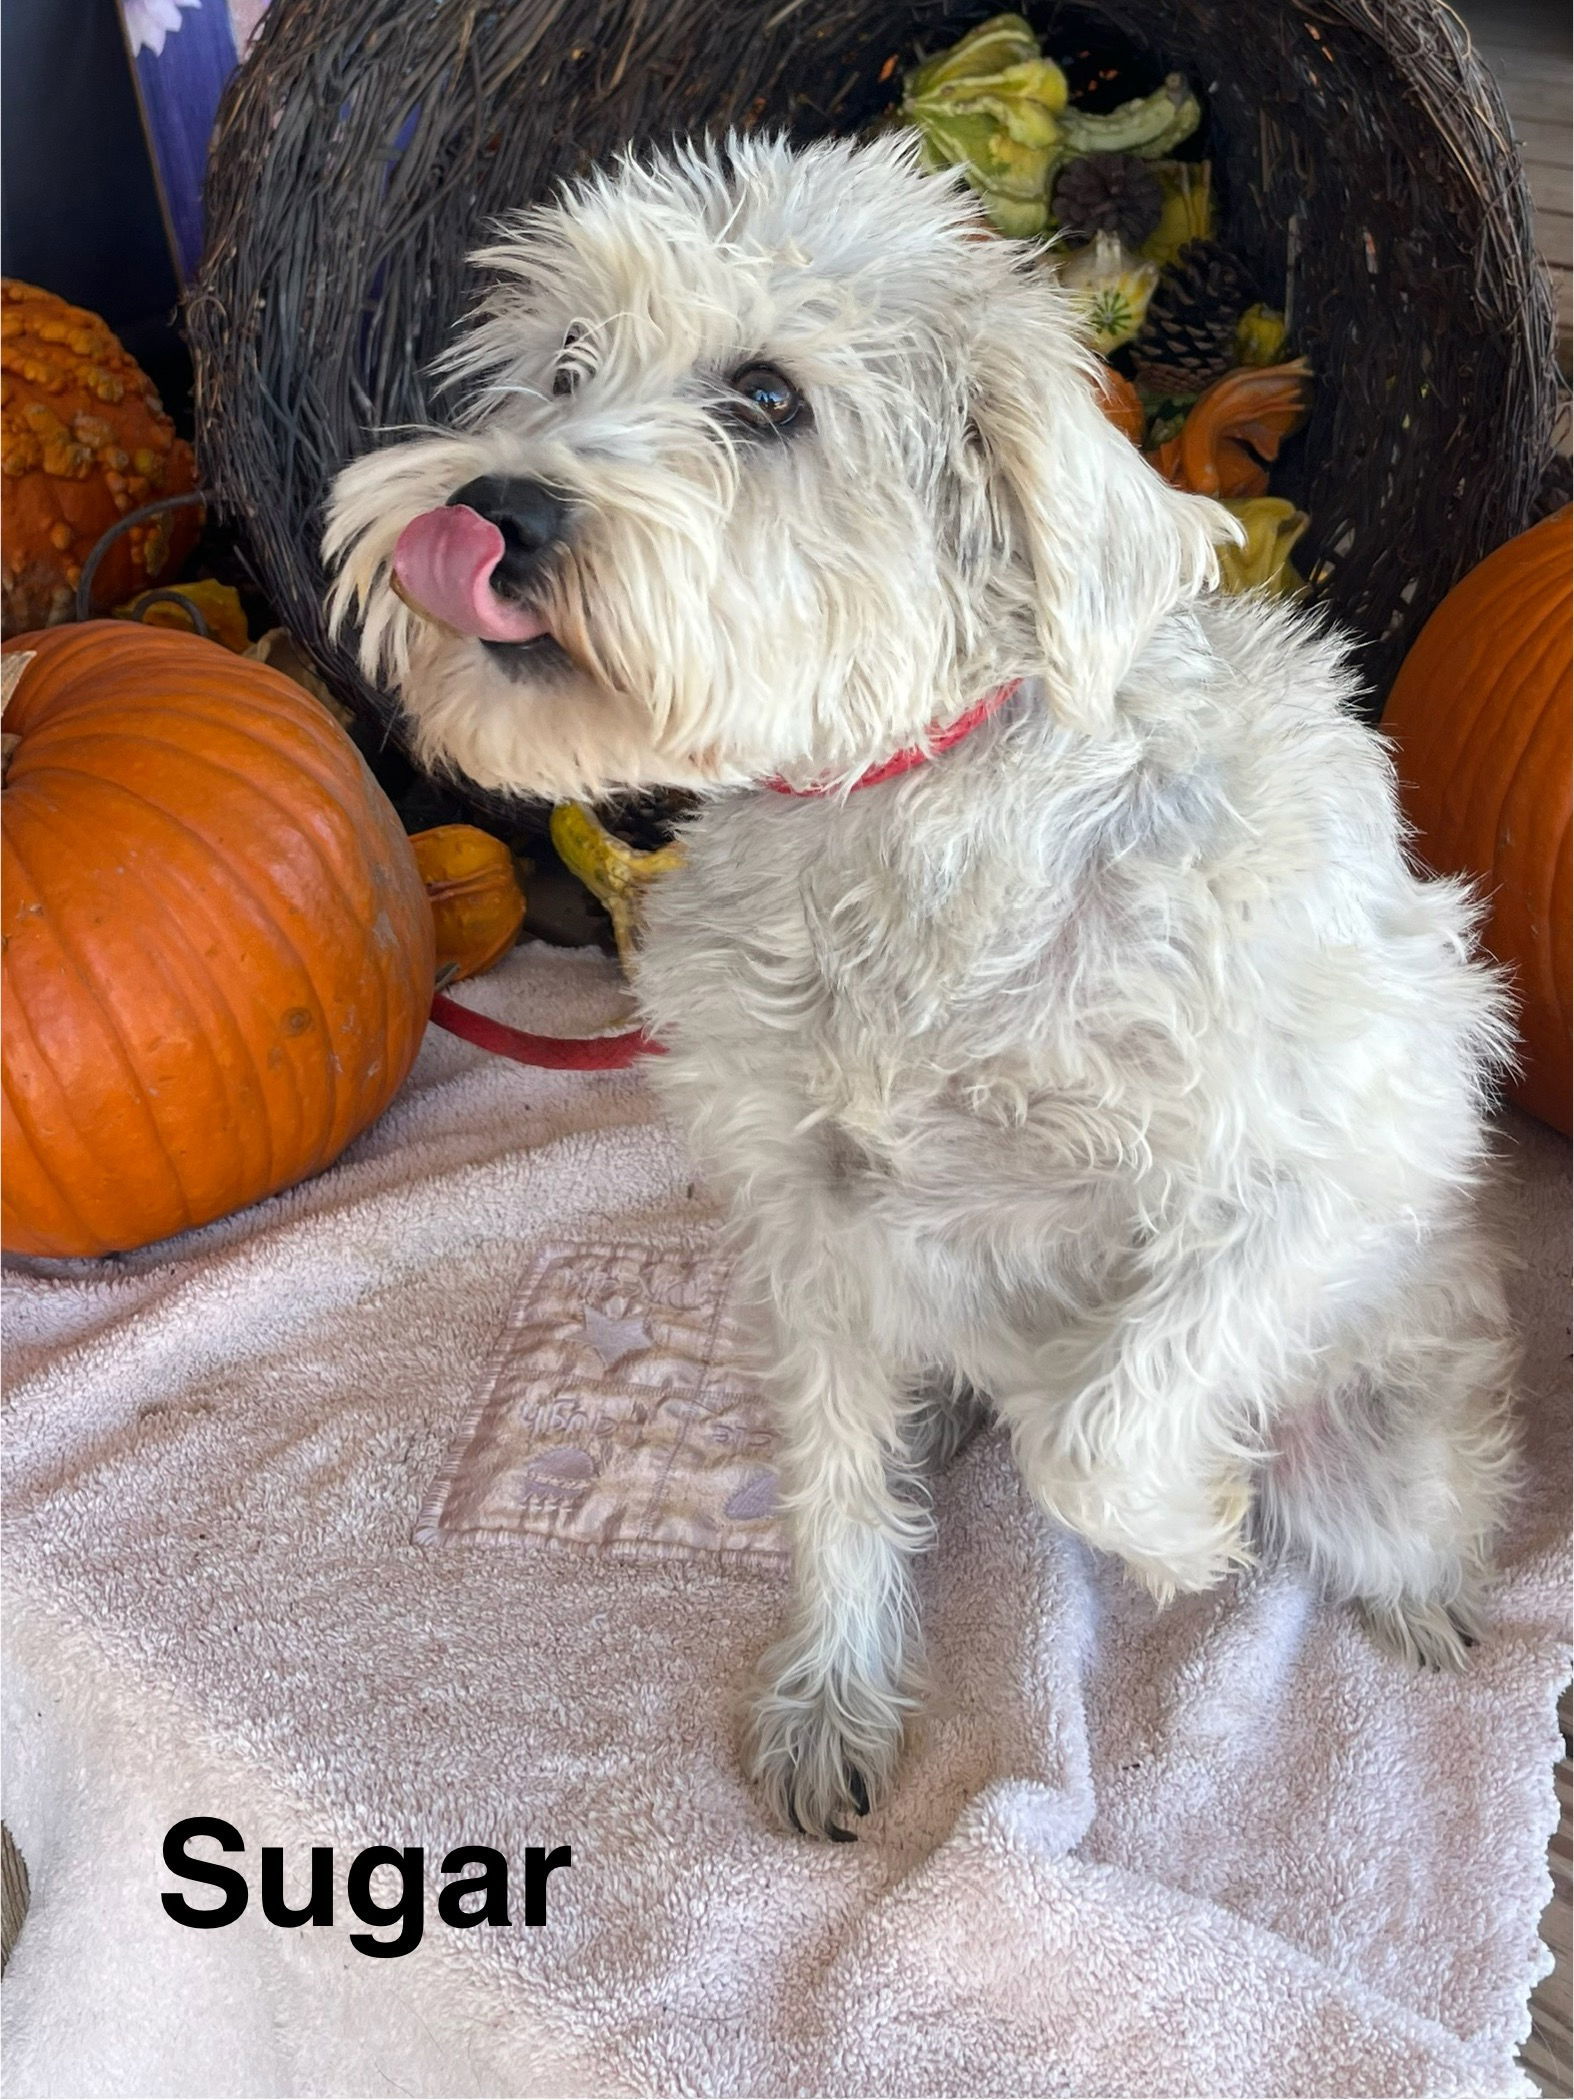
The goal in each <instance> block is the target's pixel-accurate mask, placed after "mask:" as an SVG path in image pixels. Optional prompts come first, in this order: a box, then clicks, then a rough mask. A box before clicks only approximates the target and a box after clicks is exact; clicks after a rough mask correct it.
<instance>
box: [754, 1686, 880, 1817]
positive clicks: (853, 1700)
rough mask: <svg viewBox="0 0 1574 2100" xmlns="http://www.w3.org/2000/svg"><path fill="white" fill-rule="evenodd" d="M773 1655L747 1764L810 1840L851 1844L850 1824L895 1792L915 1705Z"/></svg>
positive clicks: (775, 1808)
mask: <svg viewBox="0 0 1574 2100" xmlns="http://www.w3.org/2000/svg"><path fill="white" fill-rule="evenodd" d="M775 1660H776V1657H775V1656H769V1657H767V1658H766V1662H765V1665H764V1689H763V1690H761V1691H760V1692H759V1693H758V1695H757V1696H756V1699H755V1702H754V1711H753V1715H752V1719H751V1723H750V1729H749V1739H748V1745H747V1752H746V1762H747V1766H748V1770H749V1775H750V1777H751V1778H752V1779H754V1780H755V1782H756V1783H757V1784H758V1785H759V1787H760V1788H761V1790H762V1792H763V1793H764V1795H765V1798H766V1800H767V1802H768V1803H769V1805H770V1808H771V1810H772V1812H773V1814H774V1815H775V1816H776V1818H777V1819H778V1821H780V1822H782V1823H784V1824H786V1825H788V1826H789V1827H790V1828H791V1829H793V1830H797V1831H800V1832H801V1833H802V1834H803V1835H804V1836H805V1837H818V1838H829V1839H830V1840H831V1842H832V1843H833V1844H841V1845H846V1844H850V1843H851V1842H852V1841H853V1838H854V1835H855V1833H854V1832H853V1831H852V1830H851V1829H850V1828H849V1827H848V1826H849V1824H850V1823H851V1822H852V1821H853V1820H854V1818H855V1817H858V1816H866V1815H867V1814H868V1813H869V1811H870V1809H871V1808H875V1807H877V1806H878V1805H879V1803H880V1802H881V1800H883V1798H884V1797H885V1794H886V1792H887V1791H888V1789H889V1786H890V1782H891V1778H892V1775H893V1773H894V1772H895V1770H896V1763H897V1758H898V1756H899V1754H900V1751H901V1745H902V1727H903V1723H904V1720H905V1718H906V1715H907V1713H908V1712H909V1711H910V1710H911V1708H912V1706H913V1704H914V1702H913V1700H912V1699H911V1698H909V1697H908V1696H907V1695H906V1694H904V1693H899V1692H895V1691H892V1690H890V1689H888V1688H884V1687H881V1686H879V1685H873V1684H869V1683H867V1682H865V1681H863V1680H860V1679H857V1678H852V1677H848V1676H825V1675H820V1676H811V1675H810V1674H809V1673H808V1672H807V1671H805V1670H804V1669H803V1668H802V1666H801V1665H800V1664H798V1663H797V1662H796V1661H793V1662H790V1663H789V1664H788V1666H787V1667H786V1668H785V1669H782V1670H780V1671H777V1670H775V1669H773V1663H774V1662H775Z"/></svg>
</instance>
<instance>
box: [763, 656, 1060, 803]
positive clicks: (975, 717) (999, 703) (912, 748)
mask: <svg viewBox="0 0 1574 2100" xmlns="http://www.w3.org/2000/svg"><path fill="white" fill-rule="evenodd" d="M1021 683H1022V681H1021V679H1020V678H1013V679H1012V680H1011V682H1010V684H1009V685H998V686H996V688H995V690H994V691H993V692H992V693H986V694H985V695H984V697H983V699H982V700H979V701H977V702H976V703H975V704H974V705H973V706H972V707H970V708H969V709H968V711H967V713H966V714H965V715H958V716H957V718H956V720H955V721H954V722H952V723H951V724H950V725H949V726H948V727H947V728H945V729H934V730H931V731H930V733H929V735H928V737H927V738H926V739H925V740H924V742H923V743H921V744H909V745H908V746H907V747H906V749H905V750H902V751H898V752H897V754H896V756H895V757H894V758H887V759H885V760H883V761H882V762H881V763H880V764H879V765H877V766H871V767H870V768H869V770H868V772H867V773H860V774H859V776H858V778H857V779H856V780H855V781H854V782H853V787H854V788H872V787H878V786H879V785H880V783H881V781H882V780H894V779H895V778H896V776H897V775H898V773H910V772H911V771H912V770H913V768H914V766H921V765H924V764H926V763H927V762H928V761H929V760H930V759H931V758H938V757H939V756H940V754H941V752H942V751H949V750H950V748H951V746H952V745H953V744H960V743H961V741H962V739H963V737H965V736H971V735H972V733H973V731H974V730H975V729H977V728H978V726H979V724H980V723H981V722H987V721H988V720H989V718H990V716H991V715H992V714H994V713H995V711H996V710H997V709H998V708H1002V707H1004V706H1005V704H1006V702H1007V701H1008V700H1009V699H1010V698H1011V697H1012V695H1013V694H1014V693H1015V692H1016V690H1017V688H1018V686H1020V685H1021ZM760 785H761V787H765V788H769V789H770V790H771V792H772V793H773V794H777V795H834V794H835V793H836V789H835V788H834V787H802V788H801V787H794V786H793V785H792V783H791V782H790V781H787V780H783V779H782V778H781V776H780V774H778V775H777V776H776V777H775V779H773V780H762V781H761V782H760ZM848 792H849V793H851V792H852V790H851V789H849V790H848Z"/></svg>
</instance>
